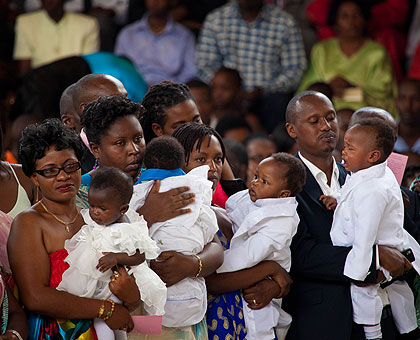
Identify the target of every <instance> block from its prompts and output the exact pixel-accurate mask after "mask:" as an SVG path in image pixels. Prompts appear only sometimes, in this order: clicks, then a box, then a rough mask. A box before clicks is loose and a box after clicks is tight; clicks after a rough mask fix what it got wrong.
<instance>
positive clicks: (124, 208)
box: [120, 204, 129, 215]
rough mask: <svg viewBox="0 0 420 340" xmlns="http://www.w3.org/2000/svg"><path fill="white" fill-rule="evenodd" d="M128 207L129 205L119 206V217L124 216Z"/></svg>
mask: <svg viewBox="0 0 420 340" xmlns="http://www.w3.org/2000/svg"><path fill="white" fill-rule="evenodd" d="M128 207H129V205H128V204H124V205H122V206H121V208H120V214H121V215H124V214H125V213H126V212H127V210H128Z"/></svg>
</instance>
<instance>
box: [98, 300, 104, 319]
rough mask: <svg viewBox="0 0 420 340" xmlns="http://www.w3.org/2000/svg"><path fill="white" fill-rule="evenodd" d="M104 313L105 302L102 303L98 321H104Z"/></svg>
mask: <svg viewBox="0 0 420 340" xmlns="http://www.w3.org/2000/svg"><path fill="white" fill-rule="evenodd" d="M104 312H105V300H103V301H102V305H101V307H99V311H98V319H102V316H103V315H104Z"/></svg>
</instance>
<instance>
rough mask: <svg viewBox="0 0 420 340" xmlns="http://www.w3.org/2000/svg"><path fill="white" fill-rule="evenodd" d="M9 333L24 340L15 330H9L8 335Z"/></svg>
mask: <svg viewBox="0 0 420 340" xmlns="http://www.w3.org/2000/svg"><path fill="white" fill-rule="evenodd" d="M7 332H9V333H12V334H13V335H14V336H16V338H18V339H19V340H23V338H22V336H21V335H20V333H19V332H18V331H16V330H14V329H8V330H6V332H5V333H7Z"/></svg>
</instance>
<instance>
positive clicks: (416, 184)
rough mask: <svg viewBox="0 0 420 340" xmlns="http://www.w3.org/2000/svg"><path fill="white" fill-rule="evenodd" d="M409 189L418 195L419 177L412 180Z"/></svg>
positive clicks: (419, 188)
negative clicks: (411, 185)
mask: <svg viewBox="0 0 420 340" xmlns="http://www.w3.org/2000/svg"><path fill="white" fill-rule="evenodd" d="M411 190H412V191H414V192H416V193H418V194H419V195H420V179H418V180H415V181H414V182H413V187H412V188H411Z"/></svg>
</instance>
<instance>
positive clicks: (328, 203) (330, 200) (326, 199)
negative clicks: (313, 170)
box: [319, 195, 337, 210]
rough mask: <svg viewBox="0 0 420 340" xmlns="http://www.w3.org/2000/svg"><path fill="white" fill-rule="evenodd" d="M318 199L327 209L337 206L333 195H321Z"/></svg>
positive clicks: (333, 208)
mask: <svg viewBox="0 0 420 340" xmlns="http://www.w3.org/2000/svg"><path fill="white" fill-rule="evenodd" d="M319 200H320V201H321V202H322V203H323V204H324V205H325V207H326V208H327V210H335V208H336V207H337V200H336V199H335V198H334V197H331V196H327V195H321V196H320V197H319Z"/></svg>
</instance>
